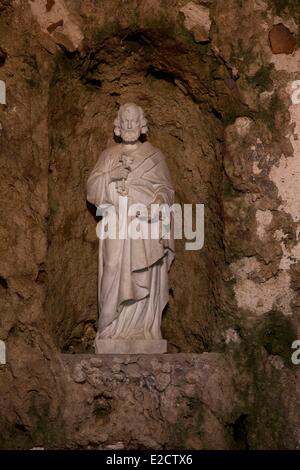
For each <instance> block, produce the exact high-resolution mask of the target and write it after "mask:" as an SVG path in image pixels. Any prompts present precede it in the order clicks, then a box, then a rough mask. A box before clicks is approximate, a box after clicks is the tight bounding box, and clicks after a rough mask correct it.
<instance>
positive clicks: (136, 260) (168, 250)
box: [87, 142, 175, 339]
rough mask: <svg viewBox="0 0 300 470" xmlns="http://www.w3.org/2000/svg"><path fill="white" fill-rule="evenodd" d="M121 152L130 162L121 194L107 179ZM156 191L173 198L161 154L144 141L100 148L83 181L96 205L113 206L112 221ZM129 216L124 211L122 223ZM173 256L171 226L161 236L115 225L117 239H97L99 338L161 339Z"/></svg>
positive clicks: (169, 199)
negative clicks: (138, 234)
mask: <svg viewBox="0 0 300 470" xmlns="http://www.w3.org/2000/svg"><path fill="white" fill-rule="evenodd" d="M126 153H127V155H128V156H130V158H131V159H132V163H131V164H130V167H131V170H130V172H129V175H128V177H127V180H126V182H125V187H126V191H127V195H126V196H120V194H119V192H118V191H117V184H118V183H117V182H115V181H114V182H111V180H110V175H109V174H110V171H112V170H113V169H114V168H115V167H116V166H117V165H119V164H120V163H119V161H120V158H121V156H122V155H124V154H126ZM119 184H120V183H119ZM157 196H159V197H160V198H161V200H162V201H163V203H164V204H167V205H168V206H171V205H172V204H173V203H174V189H173V185H172V182H171V178H170V174H169V170H168V168H167V165H166V162H165V158H164V156H163V154H162V153H161V151H160V150H159V149H157V148H155V147H153V146H152V145H151V144H150V143H149V142H145V143H141V144H140V145H139V147H138V148H137V149H136V150H134V151H131V152H130V154H129V152H126V146H125V145H123V144H118V145H115V146H113V147H111V148H108V149H106V150H104V152H102V154H101V155H100V158H99V160H98V162H97V163H96V166H95V168H94V169H93V171H92V173H91V174H90V176H89V178H88V181H87V199H88V201H89V202H90V203H92V204H94V205H95V206H96V207H99V206H101V205H107V206H111V207H112V206H113V208H114V209H115V214H116V222H117V224H116V225H117V227H118V226H119V221H120V218H121V217H122V220H123V221H124V211H126V209H128V207H130V205H132V204H138V203H142V204H144V205H145V206H149V205H150V204H151V203H153V201H154V200H155V198H156V197H157ZM121 211H123V212H122V214H121ZM171 219H172V218H171ZM132 220H133V217H132V215H128V213H127V211H126V215H125V223H127V224H130V222H132ZM101 223H104V222H103V221H102V222H101V221H100V222H99V224H101ZM147 223H148V222H147ZM150 223H151V222H150ZM148 225H149V224H148ZM174 256H175V253H174V238H173V232H172V229H171V233H170V236H169V237H168V238H167V239H163V240H162V239H159V238H151V236H149V238H148V239H146V238H137V239H133V238H131V237H128V236H127V237H120V236H119V235H118V231H117V237H116V239H111V238H105V239H101V238H100V239H99V264H98V304H99V328H98V333H97V337H98V338H107V339H108V338H111V339H161V331H160V324H161V316H162V311H163V309H164V307H165V305H166V304H167V302H168V291H169V289H168V270H169V269H170V265H171V263H172V261H173V259H174Z"/></svg>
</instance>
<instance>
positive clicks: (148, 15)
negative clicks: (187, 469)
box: [0, 0, 300, 448]
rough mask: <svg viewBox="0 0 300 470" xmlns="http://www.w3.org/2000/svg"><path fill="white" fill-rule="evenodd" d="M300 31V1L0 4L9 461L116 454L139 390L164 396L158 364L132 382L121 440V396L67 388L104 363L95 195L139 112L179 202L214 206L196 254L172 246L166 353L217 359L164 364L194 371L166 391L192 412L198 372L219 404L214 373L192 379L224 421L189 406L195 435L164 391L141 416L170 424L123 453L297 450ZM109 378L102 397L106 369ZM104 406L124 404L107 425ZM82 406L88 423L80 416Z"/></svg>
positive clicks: (4, 398)
mask: <svg viewBox="0 0 300 470" xmlns="http://www.w3.org/2000/svg"><path fill="white" fill-rule="evenodd" d="M299 18H300V11H299V8H298V9H297V7H295V6H294V3H293V2H281V1H275V2H266V1H262V0H256V1H254V0H243V1H239V0H230V1H228V2H226V3H225V2H222V1H218V0H216V1H199V2H198V1H194V2H187V1H186V0H183V1H179V0H178V1H177V0H173V1H171V0H168V1H165V0H164V1H159V0H157V1H150V0H143V1H139V2H135V1H129V2H123V1H121V0H120V1H118V0H114V1H111V0H110V1H108V0H107V1H104V2H103V1H102V2H100V1H96V0H94V1H92V0H81V1H78V2H72V1H65V2H63V1H62V0H55V1H46V0H45V1H44V0H30V1H25V0H22V1H10V0H5V1H2V2H0V80H3V81H5V83H6V87H7V99H6V101H7V104H6V105H0V113H1V114H0V123H1V126H0V145H1V170H2V173H1V176H2V178H1V182H0V187H1V208H0V210H1V220H2V224H1V243H0V250H1V268H0V269H1V271H0V276H1V278H0V281H1V282H0V290H1V297H0V301H1V320H0V339H1V340H4V341H5V343H6V346H7V358H8V361H7V365H4V366H0V375H1V378H0V393H1V408H0V429H1V436H2V437H1V441H0V447H2V448H13V447H16V448H30V447H34V446H42V447H71V448H74V447H86V446H88V445H91V446H92V447H107V446H110V445H118V441H120V435H121V434H120V433H121V431H122V432H123V431H124V432H127V434H128V435H129V436H131V434H130V433H132V431H131V428H130V429H129V428H127V422H129V421H130V419H128V415H129V417H130V416H132V417H134V416H135V411H134V404H135V400H136V402H138V398H136V396H138V395H139V393H140V381H141V380H142V377H144V375H145V374H146V372H147V370H150V372H149V376H151V377H152V378H151V380H152V382H153V383H156V381H157V380H159V379H158V376H159V374H160V373H161V372H160V371H159V370H158V371H156V370H152V369H151V368H152V367H153V366H152V365H151V359H150V358H149V359H144V358H141V359H137V361H141V363H140V364H141V365H140V366H139V370H138V372H136V374H137V376H138V379H136V382H135V381H133V383H132V381H131V378H132V377H131V372H130V370H128V366H126V365H125V366H126V367H124V371H123V372H122V374H123V375H122V374H121V375H122V377H123V378H124V377H125V378H126V377H127V376H128V380H129V382H130V384H129V386H128V387H127V385H126V384H125V385H122V390H123V392H122V393H124V394H125V396H126V397H127V400H128V402H130V400H132V401H133V403H132V404H131V406H128V414H127V417H126V420H124V422H121V425H120V428H118V429H117V430H116V432H115V433H114V432H112V423H113V422H114V420H115V419H117V417H118V416H120V417H121V416H122V412H121V410H120V407H119V405H118V400H119V399H120V397H119V396H118V390H117V391H116V390H113V392H111V391H110V390H109V389H110V385H109V383H108V382H109V380H108V382H107V383H105V384H104V385H103V384H100V383H99V384H98V383H96V382H95V383H92V385H91V384H90V385H89V386H90V387H92V388H88V389H87V390H85V389H84V390H85V391H84V390H83V388H84V387H85V385H84V383H85V382H86V380H87V379H86V378H85V379H84V380H83V384H81V383H79V384H78V383H77V382H76V381H75V384H74V383H73V380H72V379H71V378H70V377H71V376H69V370H71V371H72V368H71V366H70V364H72V363H73V362H74V363H76V361H78V363H79V364H80V361H81V360H82V359H81V356H74V358H70V359H68V358H65V356H64V359H63V360H62V358H61V356H60V352H61V351H63V350H64V351H69V352H72V351H73V352H85V351H91V344H92V340H93V336H94V333H95V322H96V318H97V311H96V297H95V294H96V290H95V288H96V270H97V266H96V262H97V260H96V254H97V244H96V237H95V232H94V228H95V224H96V221H95V218H94V215H93V211H92V208H90V207H87V206H86V202H85V181H86V177H87V175H88V173H89V171H90V170H91V168H92V167H93V165H94V163H95V161H96V159H97V156H98V154H99V152H100V151H101V150H102V149H103V148H104V147H106V145H107V144H108V143H111V142H112V135H111V122H112V119H113V117H114V114H115V112H116V109H117V107H118V105H119V104H120V103H123V102H124V101H127V100H129V99H130V100H135V101H139V103H140V104H142V105H143V106H144V108H145V110H146V112H147V114H148V116H149V120H150V129H151V134H150V139H151V141H152V142H153V143H154V144H155V145H157V146H159V147H160V148H162V150H163V151H164V153H165V154H166V157H167V159H168V164H169V166H170V168H171V173H172V177H173V179H174V182H175V186H176V191H177V198H178V201H180V202H190V203H196V202H202V203H204V204H205V206H206V220H205V222H206V225H205V229H206V232H205V245H204V248H203V250H202V251H201V252H199V253H196V252H190V253H188V252H186V251H184V249H183V246H182V245H181V244H180V243H178V245H177V251H178V255H177V259H176V262H175V264H174V266H173V269H172V272H171V291H170V306H169V308H168V310H167V311H166V312H165V316H164V324H163V330H164V335H165V337H166V338H167V339H168V340H169V342H170V352H177V351H183V352H185V353H191V352H201V351H203V350H206V351H218V355H216V354H215V352H209V353H205V354H204V355H201V356H199V357H197V356H188V355H187V356H185V358H183V356H182V355H179V356H178V358H177V359H176V355H175V356H168V355H166V356H164V357H163V358H160V359H159V361H161V367H164V368H166V369H168V370H169V369H170V371H171V370H172V371H173V369H172V367H175V365H176V364H178V366H179V367H180V364H183V363H184V365H183V366H182V367H183V372H181V373H180V374H181V376H180V377H181V378H180V380H179V378H178V376H177V375H176V374H175V376H173V375H172V374H174V373H175V372H172V373H171V375H172V377H171V378H172V380H174V384H175V385H174V386H175V389H176V390H177V391H178V393H179V394H180V395H181V396H182V397H185V393H186V392H185V385H186V383H185V381H186V382H187V383H188V378H187V377H186V375H187V374H188V373H187V372H186V373H185V371H187V370H189V371H191V373H195V374H196V376H197V377H196V378H195V383H196V384H197V387H199V390H201V391H203V393H207V390H210V386H209V384H207V380H208V377H210V373H209V372H208V375H204V376H201V374H199V376H198V375H197V374H198V372H199V370H202V368H203V367H204V366H205V364H207V366H208V369H209V364H211V363H213V364H214V365H213V375H212V376H211V377H217V382H216V383H217V385H216V388H217V392H216V393H217V397H216V401H217V402H218V406H216V402H215V401H214V400H215V395H214V396H211V395H210V394H208V395H207V400H205V401H204V402H203V403H202V404H201V407H200V408H201V410H202V411H203V413H202V411H201V412H200V411H199V410H198V408H199V407H198V401H199V400H201V397H200V395H198V394H197V393H196V392H195V394H194V392H193V393H192V396H191V400H192V404H191V403H187V402H186V401H185V400H186V398H182V400H183V401H184V402H185V406H186V407H187V409H188V410H190V411H188V412H186V415H185V416H184V417H183V418H182V417H181V416H179V415H177V414H176V413H175V411H174V409H173V408H172V406H171V402H169V401H168V399H166V394H167V393H170V394H171V395H172V393H173V392H172V390H173V389H172V388H171V389H170V390H171V391H168V392H167V391H165V390H164V391H163V390H159V389H157V387H156V386H154V385H153V387H152V388H151V387H150V388H148V389H147V398H146V402H147V400H148V401H149V400H150V401H151V400H153V401H154V402H157V403H163V402H164V403H166V407H167V409H166V410H165V412H164V413H163V414H162V418H159V419H160V421H159V423H157V419H158V418H157V415H156V412H155V413H154V415H151V413H149V412H146V413H145V414H144V417H143V418H141V423H142V422H143V423H144V422H147V424H148V425H149V427H150V429H151V432H150V433H149V435H147V436H145V435H138V434H136V435H134V436H131V437H130V438H129V439H128V440H127V441H126V442H123V441H122V445H124V446H131V447H132V446H135V447H151V446H153V445H154V442H155V443H156V444H157V445H160V446H167V447H168V446H169V447H172V446H174V445H176V446H178V447H180V446H185V447H190V446H192V447H194V448H295V447H297V446H299V435H298V434H297V428H298V425H299V419H300V417H299V412H298V411H297V408H296V403H297V401H298V396H299V386H298V385H297V383H299V380H297V379H298V370H297V367H296V366H293V365H292V364H291V360H290V356H291V343H292V341H293V340H294V339H297V337H298V336H299V272H300V270H299V266H300V263H299V246H300V245H299V208H300V200H299V193H298V186H299V177H300V176H299V175H300V162H299V158H300V148H299V141H298V136H297V135H298V126H299V101H300V100H299V96H298V95H299V93H298V92H297V90H298V89H299V83H297V80H298V70H299V62H300V58H299V57H300V56H299V49H298V45H299V29H298V28H299ZM223 131H224V132H223ZM74 252H75V253H76V254H77V253H78V255H75V256H74ZM76 358H77V359H76ZM86 360H87V368H89V367H92V368H93V367H94V365H93V364H92V363H91V361H92V359H90V356H87V359H86ZM72 361H73V362H72ZM103 361H104V363H105V367H104V369H105V370H104V369H102V368H100V369H99V368H98V369H97V371H98V372H97V373H98V375H100V378H101V377H102V376H103V377H106V376H107V377H108V379H109V378H110V377H112V375H111V374H113V373H114V371H113V370H112V365H111V363H110V361H112V362H113V360H109V359H105V358H104V359H103ZM147 361H148V362H147ZM182 361H183V362H182ZM169 363H171V364H172V365H171V366H170V367H169V365H170V364H169ZM226 363H227V364H228V366H225V364H226ZM66 364H67V365H66ZM80 367H81V366H80ZM95 367H96V366H95ZM122 367H123V366H122ZM122 367H121V368H122ZM149 368H150V369H149ZM99 371H100V372H99ZM92 372H93V371H92ZM92 372H91V373H92ZM168 373H169V372H168ZM146 375H147V374H146ZM228 377H229V378H228ZM227 378H228V380H227ZM115 379H116V380H119V379H118V378H115ZM120 380H121V379H120ZM122 380H123V379H122ZM170 380H171V379H170ZM100 382H101V380H100ZM223 382H224V383H225V382H226V384H225V385H224V386H223V385H220V384H222V383H223ZM88 383H89V381H88ZM245 384H246V385H245ZM98 386H99V389H97V387H98ZM168 386H169V385H168ZM103 387H104V388H103ZM126 387H127V388H126ZM155 387H156V388H155ZM154 388H155V391H154ZM166 390H168V387H167V388H166ZM173 391H174V390H173ZM109 393H112V395H113V396H112V397H111V398H108V401H109V400H113V402H114V403H115V405H116V406H115V408H114V407H113V406H112V410H113V412H109V413H105V412H104V414H103V413H102V411H101V409H102V408H101V406H102V400H104V401H105V400H106V398H105V394H109ZM174 393H175V392H174ZM201 393H202V392H201ZM77 394H78V397H81V396H82V400H83V405H82V408H81V407H79V408H78V414H77V415H75V416H72V413H71V410H70V408H69V406H70V403H72V402H73V400H74V399H75V397H77ZM85 394H86V395H87V396H85ZM115 394H116V395H117V396H116V397H115ZM127 394H128V395H127ZM131 394H133V396H134V397H135V398H132V399H131V398H130V397H131ZM102 395H103V396H104V398H103V399H102ZM64 396H65V397H66V398H64ZM231 396H232V397H233V402H232V401H231V399H230V398H229V397H231ZM91 397H92V398H91ZM95 397H96V398H95ZM97 397H98V398H97ZM199 397H200V398H199ZM95 400H96V401H95ZM193 400H195V401H193ZM79 401H80V400H79ZM96 402H97V403H98V402H99V403H100V405H99V407H100V408H99V409H100V412H99V414H97V413H98V412H95V413H96V417H95V416H94V411H93V410H94V405H95V403H96ZM109 403H110V402H109ZM104 405H105V406H104ZM104 405H103V406H104V408H105V407H106V405H107V403H106V401H105V403H104ZM194 405H195V406H194ZM107 406H108V405H107ZM147 407H148V405H147V404H146V405H145V409H147ZM169 407H171V408H169ZM218 407H221V408H222V410H223V411H222V413H220V411H218V410H220V408H218ZM105 409H106V408H105ZM109 409H110V408H109ZM142 409H144V405H143V406H142ZM212 410H213V411H212ZM169 413H171V414H172V413H174V414H173V415H172V416H173V417H174V423H172V422H171V421H170V423H169V419H168V416H167V415H168V414H169ZM211 413H216V415H217V417H216V416H214V417H211V415H210V414H211ZM82 416H88V417H89V420H90V419H91V420H92V421H89V422H91V425H90V426H89V427H84V424H82V420H81V418H82ZM201 416H202V417H203V419H202V418H201ZM95 419H96V420H97V425H96V431H95V430H94V428H93V426H94V424H95V423H94V421H93V420H95ZM182 419H183V425H182V424H180V423H181V421H182ZM166 422H168V423H169V424H170V426H166ZM176 423H179V424H180V425H178V428H176ZM190 429H191V430H192V431H191V433H190V434H189V430H190ZM98 430H99V434H98ZM197 432H198V434H197ZM89 433H91V434H89ZM118 433H119V434H118ZM172 433H173V434H172ZM174 433H175V434H174ZM103 435H105V436H107V438H106V439H105V440H104V438H103ZM181 435H182V436H183V437H182V439H181V440H180V438H179V436H181ZM97 436H98V440H97ZM157 436H160V437H159V439H158V440H159V442H157V440H155V439H157ZM174 436H175V437H174ZM176 436H177V437H176ZM195 436H196V437H195ZM176 439H177V440H176ZM90 443H91V444H90Z"/></svg>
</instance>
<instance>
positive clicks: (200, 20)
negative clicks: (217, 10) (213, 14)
mask: <svg viewBox="0 0 300 470" xmlns="http://www.w3.org/2000/svg"><path fill="white" fill-rule="evenodd" d="M209 11H210V10H209V8H207V7H204V6H203V5H196V4H195V3H194V2H188V3H187V4H186V5H184V7H182V8H181V10H180V12H182V13H183V14H184V18H185V19H184V25H185V27H186V29H187V30H188V31H190V32H191V33H192V34H193V36H194V38H195V41H196V42H200V43H203V42H207V41H209V31H210V26H211V20H210V17H209Z"/></svg>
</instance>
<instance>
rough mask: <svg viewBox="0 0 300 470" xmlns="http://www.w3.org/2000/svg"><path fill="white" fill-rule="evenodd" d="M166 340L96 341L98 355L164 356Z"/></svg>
mask: <svg viewBox="0 0 300 470" xmlns="http://www.w3.org/2000/svg"><path fill="white" fill-rule="evenodd" d="M166 352H167V340H165V339H135V340H130V339H128V340H126V339H98V338H97V339H96V340H95V353H96V354H164V353H166Z"/></svg>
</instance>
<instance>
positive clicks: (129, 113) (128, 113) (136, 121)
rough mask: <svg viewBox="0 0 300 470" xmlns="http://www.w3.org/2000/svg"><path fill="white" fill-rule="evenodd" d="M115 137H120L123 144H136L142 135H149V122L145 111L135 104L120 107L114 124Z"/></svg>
mask: <svg viewBox="0 0 300 470" xmlns="http://www.w3.org/2000/svg"><path fill="white" fill-rule="evenodd" d="M114 125H115V129H114V132H115V135H117V136H120V137H121V138H122V140H123V142H127V143H134V142H136V141H137V140H138V139H139V137H140V135H141V134H147V132H148V127H147V120H146V118H145V116H144V111H143V110H142V108H141V107H140V106H137V105H136V104H134V103H126V104H123V105H122V106H120V109H119V111H118V114H117V117H116V119H115V122H114Z"/></svg>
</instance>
